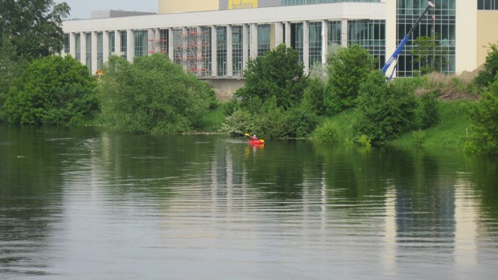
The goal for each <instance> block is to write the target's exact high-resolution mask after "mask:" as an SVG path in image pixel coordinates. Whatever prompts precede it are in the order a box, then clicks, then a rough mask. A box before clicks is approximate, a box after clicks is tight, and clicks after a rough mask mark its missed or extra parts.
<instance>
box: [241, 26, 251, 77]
mask: <svg viewBox="0 0 498 280" xmlns="http://www.w3.org/2000/svg"><path fill="white" fill-rule="evenodd" d="M247 62H249V27H248V26H247V24H244V25H242V64H243V65H242V68H243V70H245V69H246V67H247Z"/></svg>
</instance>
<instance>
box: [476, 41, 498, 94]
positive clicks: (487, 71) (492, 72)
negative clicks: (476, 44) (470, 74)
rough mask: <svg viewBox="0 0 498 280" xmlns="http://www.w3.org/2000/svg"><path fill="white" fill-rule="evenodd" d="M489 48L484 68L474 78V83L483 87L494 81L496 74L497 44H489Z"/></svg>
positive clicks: (497, 67)
mask: <svg viewBox="0 0 498 280" xmlns="http://www.w3.org/2000/svg"><path fill="white" fill-rule="evenodd" d="M489 48H490V50H489V51H488V55H487V56H486V61H485V62H484V69H483V70H482V71H480V72H479V74H478V75H477V77H476V78H475V82H476V85H477V86H479V87H481V88H484V89H486V88H487V87H488V86H490V85H491V84H493V83H494V81H495V80H496V74H498V45H497V44H490V45H489Z"/></svg>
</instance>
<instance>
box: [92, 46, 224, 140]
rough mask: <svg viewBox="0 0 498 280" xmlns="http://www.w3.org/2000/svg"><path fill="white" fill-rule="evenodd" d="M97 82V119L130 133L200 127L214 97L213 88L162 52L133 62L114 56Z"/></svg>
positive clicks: (106, 124) (174, 130)
mask: <svg viewBox="0 0 498 280" xmlns="http://www.w3.org/2000/svg"><path fill="white" fill-rule="evenodd" d="M104 71H105V74H104V75H103V77H102V82H101V87H100V100H101V107H102V114H101V121H102V123H103V124H104V125H105V126H108V127H111V128H114V129H117V130H121V131H126V132H133V133H151V134H168V133H184V132H190V131H192V130H202V129H203V127H202V126H203V120H202V116H204V115H206V114H207V113H208V112H209V111H210V110H211V108H213V107H214V106H213V105H214V104H215V103H216V97H215V94H214V91H213V90H212V88H210V87H209V85H208V84H207V83H205V82H203V81H200V80H199V79H197V77H195V76H193V75H190V74H186V73H185V72H184V71H183V69H182V68H181V67H180V66H179V65H176V64H175V63H173V62H171V61H170V60H169V58H168V57H167V56H165V55H162V54H155V55H152V56H146V57H137V58H135V60H134V63H133V64H132V63H129V62H128V61H126V60H125V59H124V58H121V57H117V56H113V57H111V58H110V59H109V64H108V65H107V66H106V67H105V68H104Z"/></svg>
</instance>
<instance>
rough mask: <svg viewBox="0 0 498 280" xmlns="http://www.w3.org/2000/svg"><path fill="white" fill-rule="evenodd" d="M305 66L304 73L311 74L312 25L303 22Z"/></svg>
mask: <svg viewBox="0 0 498 280" xmlns="http://www.w3.org/2000/svg"><path fill="white" fill-rule="evenodd" d="M303 64H304V73H309V72H310V25H309V22H307V21H304V22H303Z"/></svg>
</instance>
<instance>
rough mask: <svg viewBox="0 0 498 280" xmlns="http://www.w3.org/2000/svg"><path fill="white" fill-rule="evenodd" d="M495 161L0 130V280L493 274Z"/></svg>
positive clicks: (287, 144) (288, 144)
mask: <svg viewBox="0 0 498 280" xmlns="http://www.w3.org/2000/svg"><path fill="white" fill-rule="evenodd" d="M497 182H498V161H497V160H496V159H478V158H472V157H469V156H465V155H464V154H462V153H460V152H458V151H445V150H438V151H428V150H424V149H412V150H401V149H396V148H382V149H365V148H357V147H336V148H331V147H323V146H316V145H313V144H312V143H309V142H304V141H267V142H266V144H265V145H264V146H257V147H253V146H250V145H248V144H247V143H246V139H243V138H229V137H225V136H212V135H211V136H201V135H197V136H192V135H190V136H148V135H130V134H123V133H116V132H112V131H107V130H103V129H94V128H84V129H63V128H58V129H57V128H9V127H7V126H0V279H9V280H10V279H14V280H18V279H37V280H38V279H50V280H52V279H55V280H58V279H78V280H79V279H82V280H83V279H116V280H118V279H119V280H123V279H202V280H204V279H213V280H214V279H216V280H220V279H230V280H232V279H272V280H273V279H286V280H289V279H296V280H297V279H299V280H302V279H438V280H439V279H495V278H496V275H497V274H498V183H497Z"/></svg>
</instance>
